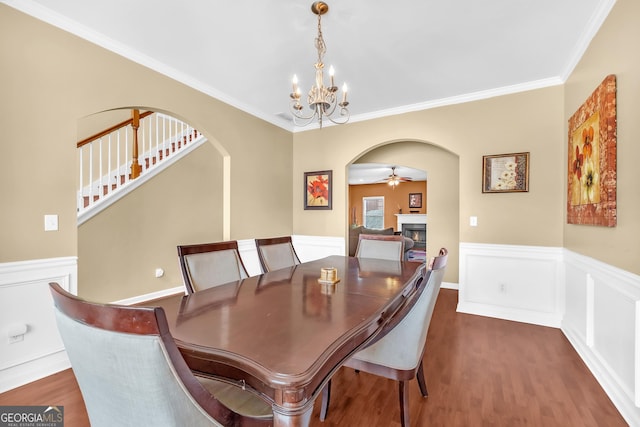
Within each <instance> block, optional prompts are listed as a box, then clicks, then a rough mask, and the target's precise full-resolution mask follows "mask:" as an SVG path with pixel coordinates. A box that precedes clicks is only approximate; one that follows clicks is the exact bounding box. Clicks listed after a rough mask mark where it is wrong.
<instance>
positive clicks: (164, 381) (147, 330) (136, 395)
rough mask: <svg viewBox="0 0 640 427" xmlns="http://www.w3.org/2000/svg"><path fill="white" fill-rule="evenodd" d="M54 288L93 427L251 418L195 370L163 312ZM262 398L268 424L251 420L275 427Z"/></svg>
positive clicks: (63, 334)
mask: <svg viewBox="0 0 640 427" xmlns="http://www.w3.org/2000/svg"><path fill="white" fill-rule="evenodd" d="M50 288H51V293H52V295H53V299H54V312H55V317H56V322H57V325H58V330H59V332H60V335H61V337H62V341H63V343H64V346H65V350H66V352H67V355H68V356H69V360H70V361H71V367H72V369H73V373H74V375H75V377H76V379H77V381H78V384H79V386H80V391H81V393H82V397H83V399H84V402H85V405H86V408H87V413H88V415H89V420H90V422H91V426H92V427H101V426H105V427H112V426H121V427H123V426H124V427H126V426H132V427H133V426H136V427H138V426H150V425H153V426H226V425H236V424H235V423H237V422H239V421H240V420H241V419H245V417H246V416H245V415H240V414H238V413H236V412H233V411H231V410H230V409H229V408H228V407H227V406H225V405H224V404H222V403H221V402H220V401H219V400H218V399H217V398H215V397H214V396H213V395H212V394H211V393H210V392H209V391H208V390H207V389H206V388H205V387H204V386H203V385H202V384H201V383H200V381H198V380H197V379H196V377H195V376H194V375H193V374H192V373H191V371H190V370H189V368H188V366H187V365H186V363H185V361H184V359H183V358H182V356H181V354H180V351H179V350H178V348H177V347H176V345H175V343H174V341H173V338H172V337H171V334H170V332H169V328H168V325H167V320H166V317H165V314H164V311H163V310H162V308H159V307H155V308H153V307H146V308H143V307H126V306H116V305H104V304H96V303H90V302H87V301H84V300H81V299H79V298H77V297H75V296H73V295H71V294H69V293H67V292H66V291H64V290H63V289H62V288H61V287H60V286H59V285H58V284H56V283H52V284H50ZM237 391H238V392H243V391H242V390H241V389H239V388H238V389H237ZM243 393H244V394H247V395H249V396H251V395H250V394H249V393H248V392H243ZM253 398H254V399H257V398H255V397H253ZM258 400H259V403H260V404H262V407H263V409H262V411H263V413H262V418H263V419H260V416H258V417H257V418H255V419H254V418H248V419H247V421H248V422H249V423H250V424H251V423H253V425H265V426H266V425H270V420H272V414H270V413H269V411H270V407H269V405H267V404H266V403H264V402H263V401H262V400H260V399H258ZM237 425H240V424H237Z"/></svg>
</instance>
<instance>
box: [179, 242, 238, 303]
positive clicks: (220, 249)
mask: <svg viewBox="0 0 640 427" xmlns="http://www.w3.org/2000/svg"><path fill="white" fill-rule="evenodd" d="M178 258H179V259H180V268H181V269H182V278H183V280H184V286H185V288H186V289H187V292H188V293H190V294H191V293H193V292H196V291H200V290H202V289H207V288H211V287H213V286H218V285H221V284H223V283H229V282H233V281H236V280H241V279H245V278H247V277H249V275H248V274H247V270H246V268H245V267H244V263H243V262H242V258H240V253H239V252H238V242H236V241H235V240H233V241H228V242H217V243H201V244H196V245H181V246H178Z"/></svg>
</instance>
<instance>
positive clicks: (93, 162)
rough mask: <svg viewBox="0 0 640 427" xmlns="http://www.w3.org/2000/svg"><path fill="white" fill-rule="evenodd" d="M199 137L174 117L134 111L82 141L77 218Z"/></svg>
mask: <svg viewBox="0 0 640 427" xmlns="http://www.w3.org/2000/svg"><path fill="white" fill-rule="evenodd" d="M200 136H201V134H200V133H199V132H198V131H197V130H196V129H194V128H193V127H191V126H189V125H188V124H187V123H185V122H182V121H181V120H178V119H176V118H175V117H171V116H168V115H166V114H162V113H156V112H153V111H145V112H142V113H140V111H139V110H132V112H131V118H130V119H128V120H124V121H122V122H120V123H118V124H116V125H114V126H111V127H109V128H107V129H105V130H103V131H101V132H98V133H96V134H95V135H92V136H90V137H89V138H85V139H83V140H81V141H79V142H78V143H77V148H78V155H79V166H80V167H79V171H80V183H79V190H78V215H80V214H81V213H83V212H85V211H87V210H88V209H90V208H92V207H94V206H95V205H97V204H100V202H102V201H103V200H106V199H107V198H108V197H109V196H110V195H112V194H114V193H115V192H117V191H119V190H120V189H121V188H123V187H126V186H127V184H129V183H130V182H132V181H133V180H135V179H137V178H138V177H140V176H141V175H143V174H144V173H145V172H146V171H148V170H150V169H153V168H155V167H156V166H158V165H159V164H160V163H161V162H163V161H165V160H167V159H169V158H170V157H171V156H173V155H174V154H176V153H177V152H178V151H180V150H181V149H182V148H184V147H185V146H186V145H187V144H188V143H189V142H190V141H193V140H195V139H196V138H199V137H200Z"/></svg>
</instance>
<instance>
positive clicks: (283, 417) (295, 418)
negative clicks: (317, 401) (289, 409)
mask: <svg viewBox="0 0 640 427" xmlns="http://www.w3.org/2000/svg"><path fill="white" fill-rule="evenodd" d="M312 412H313V405H308V407H307V408H304V409H302V410H301V411H299V412H296V413H295V414H292V413H286V414H285V413H282V412H278V409H277V408H274V410H273V427H308V426H309V423H310V422H311V413H312Z"/></svg>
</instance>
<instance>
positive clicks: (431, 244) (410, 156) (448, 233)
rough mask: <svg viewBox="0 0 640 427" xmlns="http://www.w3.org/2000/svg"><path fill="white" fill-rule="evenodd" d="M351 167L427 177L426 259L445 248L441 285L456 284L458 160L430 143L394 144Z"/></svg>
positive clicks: (359, 158)
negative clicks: (399, 168)
mask: <svg viewBox="0 0 640 427" xmlns="http://www.w3.org/2000/svg"><path fill="white" fill-rule="evenodd" d="M352 163H383V164H397V165H404V166H408V167H411V168H414V169H419V170H424V171H425V172H426V173H427V177H428V178H427V187H428V189H427V192H426V194H425V196H426V197H425V198H424V200H423V206H424V209H425V212H426V213H427V229H428V231H427V235H428V237H427V248H426V250H427V256H431V254H433V253H436V252H437V251H438V249H439V248H441V247H446V248H447V249H448V250H449V254H450V255H449V264H448V265H449V268H448V269H447V273H446V276H445V281H446V282H453V283H458V247H459V241H460V237H459V236H460V234H459V217H460V212H459V210H460V209H459V187H460V185H459V157H458V156H457V155H456V154H454V153H452V152H450V151H448V150H446V149H443V148H442V147H439V146H437V145H434V144H432V143H428V142H422V141H398V142H390V143H388V144H385V145H382V146H379V147H377V148H374V149H373V150H371V151H368V152H366V153H364V154H362V155H361V156H359V157H357V158H356V159H354V161H353V162H352ZM396 210H397V208H396Z"/></svg>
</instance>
